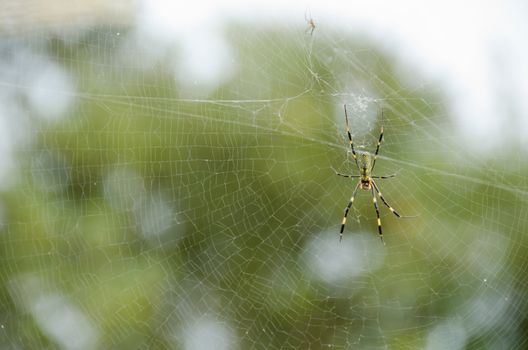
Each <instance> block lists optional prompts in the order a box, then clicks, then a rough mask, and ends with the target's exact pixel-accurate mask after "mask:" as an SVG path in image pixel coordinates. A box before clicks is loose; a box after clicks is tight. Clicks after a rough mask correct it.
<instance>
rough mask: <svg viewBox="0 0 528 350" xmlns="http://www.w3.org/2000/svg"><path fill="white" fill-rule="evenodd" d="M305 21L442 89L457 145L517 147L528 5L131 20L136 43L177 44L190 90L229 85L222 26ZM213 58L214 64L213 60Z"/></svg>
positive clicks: (275, 7)
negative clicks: (375, 51) (139, 39)
mask: <svg viewBox="0 0 528 350" xmlns="http://www.w3.org/2000/svg"><path fill="white" fill-rule="evenodd" d="M307 13H308V14H309V16H311V17H312V18H313V19H314V21H315V22H316V25H317V29H316V30H317V31H324V30H325V27H326V28H332V29H336V28H339V29H342V30H343V31H344V32H347V31H348V32H351V33H355V34H358V33H360V34H361V35H364V36H365V38H368V39H370V40H372V41H373V43H374V45H377V46H379V47H381V48H383V49H386V50H389V52H392V54H393V55H394V57H395V58H396V59H397V60H398V61H399V62H400V64H401V65H402V68H403V69H404V70H406V71H409V70H416V71H417V73H419V74H420V75H421V78H420V79H419V81H420V83H423V82H424V81H427V82H429V81H430V82H431V83H432V84H438V85H439V86H440V88H441V90H440V91H441V93H443V94H444V96H445V102H446V105H447V107H448V108H449V109H450V111H451V114H452V116H453V117H455V119H454V120H455V122H456V123H457V124H458V127H459V130H461V136H463V137H465V138H467V143H468V145H469V146H472V147H473V148H474V149H475V150H480V151H488V150H490V149H491V148H492V147H495V146H498V145H501V144H503V143H504V142H505V140H504V138H505V137H508V136H509V135H511V133H512V132H513V133H517V136H519V138H520V139H521V140H523V138H522V136H523V135H524V133H526V132H528V118H527V116H528V99H526V98H525V97H524V96H525V95H526V94H527V93H528V65H527V64H526V62H528V43H527V40H526V38H527V37H528V5H527V3H525V2H522V1H515V0H510V1H501V0H488V1H463V2H461V1H455V0H443V1H419V0H407V1H390V0H387V1H380V0H378V1H355V0H353V1H311V2H307V1H251V2H246V1H239V0H231V1H221V2H217V1H205V0H194V1H191V2H185V3H183V2H178V1H172V0H144V1H143V2H141V5H140V7H139V11H138V17H137V18H138V28H139V31H140V32H141V33H142V35H145V36H147V37H150V38H151V40H154V41H155V42H164V43H165V44H168V42H175V41H177V42H179V44H180V45H181V46H180V47H181V48H183V52H184V54H183V56H182V57H181V59H182V60H181V61H180V63H179V68H178V70H177V72H176V74H178V72H186V74H185V75H182V74H178V75H179V76H185V77H186V79H187V80H188V81H186V82H182V83H183V84H184V85H186V86H188V87H191V86H192V84H193V83H195V82H196V80H199V81H201V82H202V83H203V82H205V83H207V81H209V82H211V83H213V82H215V83H219V82H220V83H221V82H223V81H224V80H226V79H228V78H229V71H230V70H231V69H232V67H231V64H232V61H231V60H230V56H229V50H228V48H226V45H225V43H224V41H223V39H222V37H221V36H220V34H219V33H221V30H219V28H220V27H221V26H222V25H224V24H226V23H228V22H230V21H233V20H235V21H236V22H238V23H246V24H247V25H250V26H251V25H254V26H259V25H273V24H274V23H277V22H279V23H280V22H283V23H284V24H287V25H290V26H291V25H292V23H295V22H298V23H299V25H300V26H301V27H306V23H305V14H307ZM316 34H317V33H316ZM204 48H205V49H204ZM212 50H213V51H212ZM211 52H217V53H218V54H217V56H216V57H217V59H215V60H211V59H210V58H211V56H210V53H211ZM194 78H195V79H196V80H195V79H194ZM411 83H412V82H411ZM505 135H508V136H505ZM525 139H526V141H524V146H528V137H527V138H525Z"/></svg>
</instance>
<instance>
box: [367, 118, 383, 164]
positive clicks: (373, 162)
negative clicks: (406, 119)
mask: <svg viewBox="0 0 528 350" xmlns="http://www.w3.org/2000/svg"><path fill="white" fill-rule="evenodd" d="M381 140H383V108H382V109H381V131H380V136H379V139H378V145H377V146H376V153H374V159H373V160H372V167H371V168H370V172H371V173H372V170H374V165H375V164H376V158H377V157H378V153H379V149H380V146H381Z"/></svg>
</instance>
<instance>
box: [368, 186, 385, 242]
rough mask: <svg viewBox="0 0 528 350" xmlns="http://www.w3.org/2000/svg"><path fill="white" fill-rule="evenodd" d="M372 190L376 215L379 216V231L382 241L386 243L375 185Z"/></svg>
mask: <svg viewBox="0 0 528 350" xmlns="http://www.w3.org/2000/svg"><path fill="white" fill-rule="evenodd" d="M371 191H372V203H374V209H376V216H377V217H378V233H379V236H380V239H381V243H383V244H385V241H384V240H383V232H382V231H381V219H380V212H379V207H378V201H376V193H374V187H372V188H371Z"/></svg>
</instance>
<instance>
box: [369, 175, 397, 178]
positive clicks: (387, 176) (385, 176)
mask: <svg viewBox="0 0 528 350" xmlns="http://www.w3.org/2000/svg"><path fill="white" fill-rule="evenodd" d="M395 176H396V174H391V175H384V176H371V178H373V179H390V178H391V177H395Z"/></svg>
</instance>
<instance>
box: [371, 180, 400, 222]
mask: <svg viewBox="0 0 528 350" xmlns="http://www.w3.org/2000/svg"><path fill="white" fill-rule="evenodd" d="M372 185H373V186H374V188H375V189H376V192H378V196H379V197H380V198H381V201H382V202H383V204H385V205H386V206H387V208H389V210H390V211H391V212H392V213H393V214H394V215H395V216H396V217H397V218H406V217H409V216H401V215H400V214H398V212H397V211H396V210H394V208H393V207H391V206H390V205H389V203H387V201H386V200H385V198H383V195H382V194H381V191H380V190H379V188H378V186H377V185H376V183H375V182H374V181H372Z"/></svg>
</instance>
